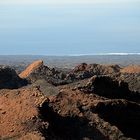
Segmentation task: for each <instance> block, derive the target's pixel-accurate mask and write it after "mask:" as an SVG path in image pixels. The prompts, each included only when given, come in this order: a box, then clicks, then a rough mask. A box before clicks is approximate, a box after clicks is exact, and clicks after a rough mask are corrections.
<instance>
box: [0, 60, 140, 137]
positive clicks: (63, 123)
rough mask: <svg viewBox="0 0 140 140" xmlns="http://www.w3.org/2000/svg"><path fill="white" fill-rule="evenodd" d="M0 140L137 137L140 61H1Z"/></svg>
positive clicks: (139, 106) (139, 104)
mask: <svg viewBox="0 0 140 140" xmlns="http://www.w3.org/2000/svg"><path fill="white" fill-rule="evenodd" d="M0 139H1V140H134V139H135V140H140V65H130V66H127V67H120V66H119V65H101V64H86V63H81V64H79V65H78V66H76V67H75V68H73V69H58V68H50V67H48V66H46V65H44V63H43V61H42V60H38V61H35V62H33V63H32V64H30V65H29V66H28V67H27V68H26V69H25V70H24V71H23V72H21V73H20V74H17V73H16V71H15V70H14V69H12V68H11V67H6V66H1V67H0Z"/></svg>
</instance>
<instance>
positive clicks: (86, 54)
mask: <svg viewBox="0 0 140 140" xmlns="http://www.w3.org/2000/svg"><path fill="white" fill-rule="evenodd" d="M90 55H140V53H91V54H90V53H88V54H70V55H68V56H90Z"/></svg>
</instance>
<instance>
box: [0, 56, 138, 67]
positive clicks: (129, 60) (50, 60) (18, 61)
mask: <svg viewBox="0 0 140 140" xmlns="http://www.w3.org/2000/svg"><path fill="white" fill-rule="evenodd" d="M38 59H42V60H43V61H44V63H45V65H48V66H50V67H60V68H73V67H74V66H76V65H77V64H80V63H83V62H84V63H98V64H118V65H120V66H127V65H135V64H136V65H140V55H82V56H44V55H0V65H10V66H27V65H28V64H29V63H31V62H32V61H35V60H38Z"/></svg>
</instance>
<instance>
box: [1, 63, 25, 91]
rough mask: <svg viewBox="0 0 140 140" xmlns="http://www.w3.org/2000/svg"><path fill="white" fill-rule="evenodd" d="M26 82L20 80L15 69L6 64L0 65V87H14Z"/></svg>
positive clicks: (23, 84)
mask: <svg viewBox="0 0 140 140" xmlns="http://www.w3.org/2000/svg"><path fill="white" fill-rule="evenodd" d="M26 84H27V82H26V80H22V79H21V78H20V77H19V76H18V75H17V73H16V72H15V70H13V69H11V68H10V67H6V66H1V67H0V89H16V88H19V87H22V86H25V85H26Z"/></svg>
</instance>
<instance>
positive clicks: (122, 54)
mask: <svg viewBox="0 0 140 140" xmlns="http://www.w3.org/2000/svg"><path fill="white" fill-rule="evenodd" d="M102 55H106V56H107V55H110V56H111V55H119V56H127V55H140V53H91V54H90V53H88V54H66V55H64V54H62V55H58V54H57V55H56V54H50V55H49V54H0V56H66V57H67V56H68V57H69V56H102Z"/></svg>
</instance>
